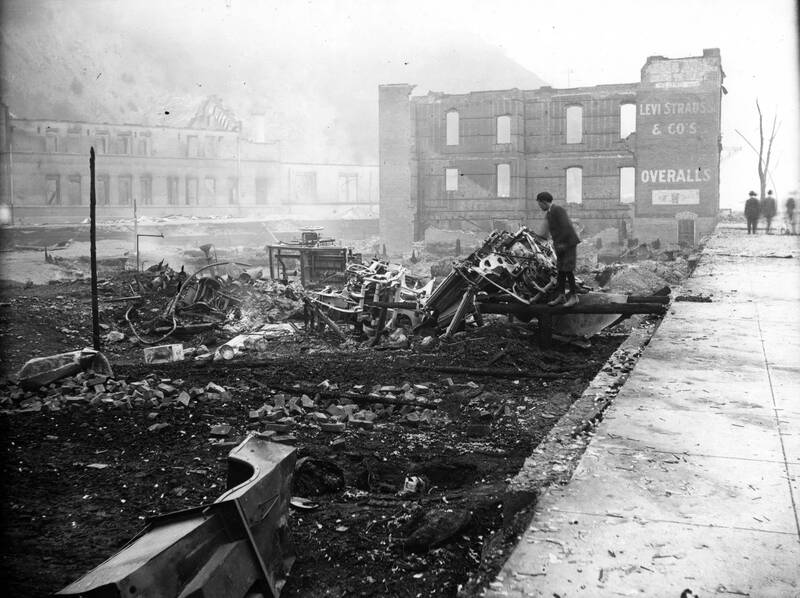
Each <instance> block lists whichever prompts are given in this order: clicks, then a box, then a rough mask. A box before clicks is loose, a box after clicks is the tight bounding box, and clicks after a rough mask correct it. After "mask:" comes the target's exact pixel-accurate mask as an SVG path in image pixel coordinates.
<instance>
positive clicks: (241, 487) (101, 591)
mask: <svg viewBox="0 0 800 598" xmlns="http://www.w3.org/2000/svg"><path fill="white" fill-rule="evenodd" d="M294 465H295V449H294V448H293V447H290V446H286V445H282V444H278V443H274V442H269V441H267V440H265V439H263V438H260V437H259V436H258V435H254V434H253V435H250V436H248V437H247V438H246V439H245V440H244V441H243V442H242V443H241V444H240V445H239V446H237V447H236V448H234V449H233V450H232V451H231V452H230V455H229V456H228V490H227V492H225V493H224V494H223V495H222V496H220V497H219V498H218V499H217V500H216V501H215V502H214V503H212V504H209V505H201V506H198V507H195V508H192V509H187V510H184V511H178V512H176V513H169V514H166V515H161V516H159V517H154V518H152V519H150V520H149V521H148V522H147V525H146V527H145V528H144V529H143V530H142V531H141V532H140V533H139V535H137V536H136V537H135V538H133V539H132V540H131V541H130V542H129V543H128V544H127V545H126V546H125V547H124V548H123V549H122V550H120V551H119V552H118V553H117V554H115V555H114V556H112V557H111V558H109V559H108V560H107V561H105V562H104V563H102V564H100V565H98V566H97V567H96V568H95V569H93V570H92V571H90V572H89V573H87V574H86V575H84V576H83V577H81V578H80V579H78V580H77V581H75V582H73V583H71V584H70V585H69V586H67V587H66V588H64V589H63V590H61V591H60V592H57V593H56V595H57V596H83V597H86V598H112V597H113V598H122V597H123V596H124V597H127V598H134V597H136V598H217V597H219V596H229V597H231V598H239V597H240V598H246V597H247V598H255V597H257V596H261V597H265V598H277V596H278V595H279V594H280V591H281V588H282V587H283V585H284V584H285V582H286V575H287V574H288V572H289V569H290V568H291V566H292V564H293V563H294V550H293V547H292V544H291V541H290V538H289V530H288V527H287V519H288V508H289V501H290V499H291V478H292V473H293V471H294Z"/></svg>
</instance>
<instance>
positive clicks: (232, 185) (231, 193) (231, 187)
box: [228, 177, 239, 206]
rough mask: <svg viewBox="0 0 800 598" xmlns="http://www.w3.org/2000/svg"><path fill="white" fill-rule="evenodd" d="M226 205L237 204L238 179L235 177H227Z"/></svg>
mask: <svg viewBox="0 0 800 598" xmlns="http://www.w3.org/2000/svg"><path fill="white" fill-rule="evenodd" d="M228 205H231V206H236V205H239V179H237V178H236V177H231V178H229V179H228Z"/></svg>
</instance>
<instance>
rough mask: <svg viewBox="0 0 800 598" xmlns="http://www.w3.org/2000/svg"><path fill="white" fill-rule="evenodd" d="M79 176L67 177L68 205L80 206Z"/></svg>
mask: <svg viewBox="0 0 800 598" xmlns="http://www.w3.org/2000/svg"><path fill="white" fill-rule="evenodd" d="M81 199H82V198H81V175H79V174H75V175H72V176H70V177H69V187H68V188H67V201H69V203H70V205H73V206H79V205H81Z"/></svg>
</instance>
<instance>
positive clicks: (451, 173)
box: [444, 168, 458, 191]
mask: <svg viewBox="0 0 800 598" xmlns="http://www.w3.org/2000/svg"><path fill="white" fill-rule="evenodd" d="M444 190H445V191H458V168H445V169H444Z"/></svg>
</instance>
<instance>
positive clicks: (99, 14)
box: [0, 0, 800, 207]
mask: <svg viewBox="0 0 800 598" xmlns="http://www.w3.org/2000/svg"><path fill="white" fill-rule="evenodd" d="M0 2H2V4H3V5H5V6H11V5H12V4H16V5H17V6H27V7H30V6H32V5H33V6H35V5H37V4H41V3H42V0H25V1H24V2H10V1H9V0H0ZM73 2H74V3H73ZM47 3H63V4H61V6H62V7H63V6H69V7H70V10H73V9H72V8H71V7H73V6H75V7H76V8H75V9H74V10H76V11H77V10H78V9H77V7H78V6H81V7H82V8H84V9H85V8H86V7H87V6H88V7H89V8H90V10H89V11H84V13H82V14H81V19H83V18H85V16H84V15H85V14H86V13H88V15H89V16H90V17H91V15H93V14H94V13H96V16H95V17H94V18H95V19H96V20H97V22H101V23H102V25H103V28H104V29H103V30H104V31H105V30H107V31H114V32H118V34H119V35H120V36H126V37H128V36H132V37H142V31H143V30H146V31H147V32H148V34H157V35H158V36H159V38H158V39H163V40H164V41H165V42H167V43H172V44H174V48H175V49H176V51H177V49H178V48H180V47H182V46H185V47H187V48H191V54H188V53H187V54H186V57H187V61H186V64H187V67H186V68H187V70H188V69H189V66H188V64H189V58H190V57H191V60H193V61H194V64H193V65H192V66H193V67H194V68H195V69H197V67H198V65H199V66H200V67H201V69H199V71H200V72H202V67H203V65H204V63H205V66H206V67H209V66H210V65H212V64H216V65H217V68H219V67H218V64H219V63H221V62H222V63H223V64H225V63H227V64H225V68H227V67H228V66H230V68H231V69H235V68H236V64H237V62H250V63H252V62H253V61H254V60H255V61H256V64H258V61H262V62H263V63H264V64H269V63H270V62H271V61H283V62H287V61H288V62H290V63H291V64H292V65H293V66H292V68H293V71H292V74H293V76H294V77H299V78H300V80H301V81H302V77H303V73H307V74H308V76H309V77H314V78H317V79H320V78H321V77H320V72H321V70H320V69H322V73H323V75H328V77H329V79H328V81H329V82H326V87H327V88H330V92H331V93H337V94H341V93H342V92H343V91H344V90H342V89H335V88H336V87H337V86H336V82H337V80H339V81H342V80H344V81H353V76H354V74H355V73H353V72H352V71H353V63H354V61H353V60H348V57H353V56H357V55H358V54H359V53H372V54H377V55H378V56H379V57H380V59H381V63H383V64H385V65H386V71H385V72H386V78H385V80H380V81H378V83H420V82H419V81H414V80H413V76H409V77H406V76H405V73H404V71H403V62H404V61H405V60H406V57H408V60H413V57H414V55H415V53H416V52H415V49H418V48H419V47H421V46H423V45H425V46H427V47H428V48H433V49H435V50H439V49H441V50H442V51H443V52H444V54H442V56H444V57H445V58H446V59H445V60H443V63H442V64H441V69H442V73H447V72H448V68H452V67H451V66H450V65H451V64H452V62H453V61H458V60H459V56H457V55H449V54H447V48H448V47H452V46H453V42H452V40H454V39H458V38H459V36H472V37H475V36H478V37H480V38H481V39H483V40H484V41H485V42H487V43H488V44H490V45H491V46H494V47H495V48H499V49H500V50H502V51H503V52H505V53H506V54H507V55H508V56H509V57H510V58H511V59H513V60H514V61H516V62H518V63H519V64H520V65H522V66H523V67H525V68H527V69H529V70H530V71H532V72H534V73H536V74H537V75H538V76H539V77H541V78H542V79H544V80H545V81H547V82H548V83H549V84H550V85H552V86H554V87H568V86H572V87H574V86H584V85H599V84H607V83H635V82H637V81H639V76H640V69H641V67H642V66H643V65H644V63H645V60H646V59H647V57H648V56H651V55H661V56H665V57H668V58H678V57H684V56H699V55H702V53H703V49H704V48H719V49H720V51H721V56H722V65H723V69H724V71H725V74H726V79H725V82H724V84H725V87H726V89H727V90H728V92H729V93H728V95H726V96H724V97H723V104H722V106H723V107H722V110H723V112H722V120H723V164H722V173H721V203H722V205H723V207H726V206H727V207H740V206H741V204H742V203H743V201H744V198H745V197H746V194H747V191H749V190H750V189H757V187H758V176H757V171H756V161H755V160H756V157H755V154H754V153H753V151H752V150H751V149H749V148H748V147H747V145H746V143H745V142H744V141H743V140H742V139H741V138H740V137H739V136H738V135H737V134H736V132H735V129H739V130H740V131H741V132H742V133H744V134H745V135H746V136H747V137H748V138H749V139H750V140H751V141H752V142H754V143H756V144H757V143H758V120H757V113H756V109H755V100H756V98H759V100H760V102H761V106H762V109H763V111H764V113H765V115H766V116H767V117H768V119H769V121H770V122H771V118H772V117H773V116H774V115H775V114H776V113H777V115H778V119H779V121H780V131H779V135H778V140H777V142H776V147H775V149H774V158H773V166H774V168H773V178H774V185H771V186H772V187H774V188H775V189H776V190H777V193H778V196H779V199H780V200H783V198H784V197H785V196H786V194H787V193H788V192H790V191H793V190H796V189H798V188H800V172H798V171H799V168H798V165H800V155H799V153H798V148H799V147H800V139H799V137H800V136H799V135H798V132H799V130H800V123H799V122H798V112H800V110H799V109H798V106H799V104H800V98H799V97H798V87H799V86H800V84H799V83H798V70H799V69H798V58H797V51H798V41H797V33H796V31H797V15H796V7H795V3H794V2H793V1H792V0H668V1H667V0H662V1H649V0H560V1H552V0H550V1H547V2H544V1H542V0H482V1H478V0H399V1H394V2H390V1H388V0H324V1H323V0H304V1H301V0H291V1H290V0H88V1H86V0H44V4H47ZM94 7H100V8H101V10H97V11H92V10H91V9H92V8H94ZM13 12H14V11H6V12H5V14H4V17H8V16H9V15H11V16H12V17H13ZM4 25H6V26H7V25H8V23H4ZM388 32H391V42H392V43H390V44H387V43H386V39H387V38H388V37H389V33H388ZM151 39H152V38H151ZM198 40H202V42H201V44H200V45H199V46H198ZM387 45H388V46H389V47H388V48H387ZM395 46H396V47H395ZM439 46H441V48H439ZM198 47H200V48H201V51H200V52H198V50H197V48H198ZM159 51H160V49H159ZM186 51H187V52H188V50H186ZM198 54H200V55H199V56H198ZM428 55H429V56H430V55H431V54H430V53H429V54H428ZM137 58H138V57H136V56H134V57H130V60H131V61H136V60H137ZM210 71H211V69H210V68H208V69H207V71H206V72H210ZM231 72H232V73H233V71H231ZM379 72H380V73H381V74H382V70H379ZM410 72H411V71H410V69H409V74H410ZM250 74H252V73H250ZM190 76H193V75H190ZM242 78H243V77H242ZM198 83H199V81H198ZM243 84H244V82H243ZM276 84H278V82H276ZM520 86H521V87H524V85H520ZM339 87H346V85H340V86H339ZM418 91H420V92H425V91H427V90H426V89H420V90H418ZM438 91H444V92H448V91H463V90H450V89H447V88H446V87H442V88H439V89H438ZM353 92H354V93H358V94H362V95H364V94H365V91H364V90H358V91H356V90H353ZM372 93H373V92H372V91H371V90H370V91H369V95H371V94H372ZM374 94H375V95H374V96H373V97H374V98H375V99H377V89H375V91H374ZM362 99H364V98H362ZM376 109H377V108H376Z"/></svg>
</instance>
